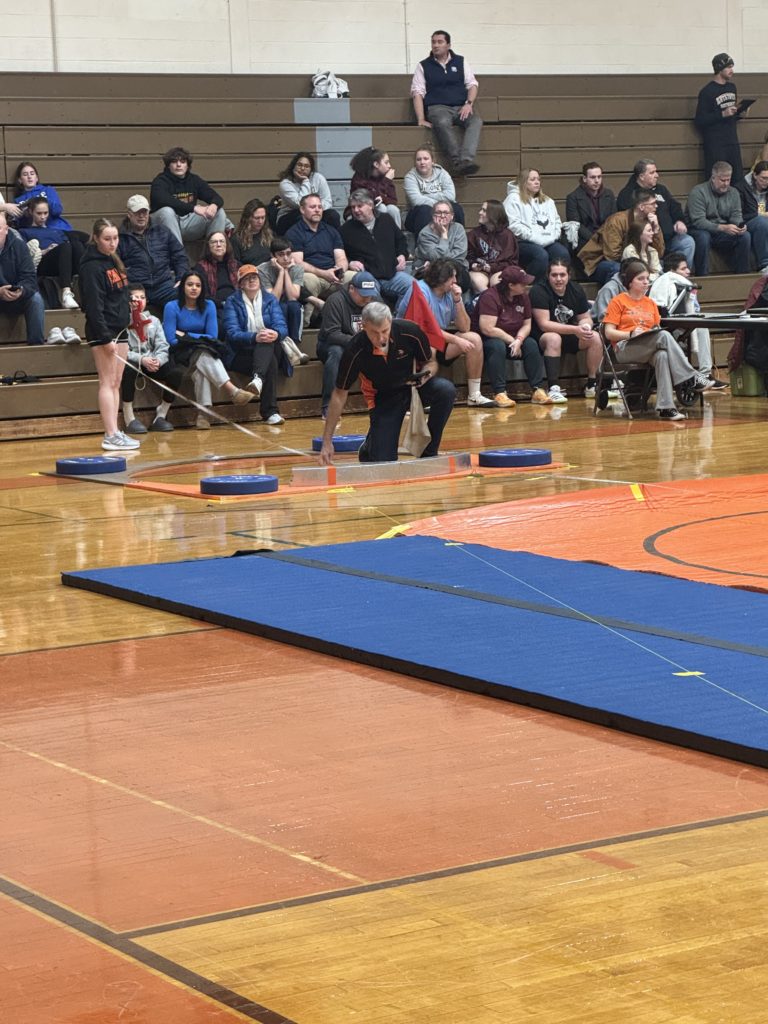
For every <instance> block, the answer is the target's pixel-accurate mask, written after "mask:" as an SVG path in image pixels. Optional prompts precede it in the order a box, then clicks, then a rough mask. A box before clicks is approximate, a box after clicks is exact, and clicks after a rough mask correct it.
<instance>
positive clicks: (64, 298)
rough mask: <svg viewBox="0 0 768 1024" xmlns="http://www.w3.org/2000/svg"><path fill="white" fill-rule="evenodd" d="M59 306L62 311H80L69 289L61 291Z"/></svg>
mask: <svg viewBox="0 0 768 1024" xmlns="http://www.w3.org/2000/svg"><path fill="white" fill-rule="evenodd" d="M61 304H62V306H63V307H64V309H80V307H79V306H78V304H77V299H76V298H75V296H74V295H73V294H72V289H71V288H62V289H61Z"/></svg>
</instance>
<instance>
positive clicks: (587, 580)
mask: <svg viewBox="0 0 768 1024" xmlns="http://www.w3.org/2000/svg"><path fill="white" fill-rule="evenodd" d="M62 579H63V582H64V583H66V584H68V585H70V586H79V587H85V588H86V589H91V590H96V591H99V592H102V593H106V594H110V595H112V596H118V597H122V598H125V599H127V600H132V601H137V602H139V603H144V604H149V605H152V606H153V607H161V608H166V609H167V610H169V611H174V612H181V613H183V614H187V615H192V616H194V617H197V618H202V619H205V620H206V621H211V622H216V623H219V624H222V625H228V626H231V627H234V628H238V629H243V630H246V631H248V632H253V633H258V634H259V635H264V636H269V637H273V638H275V639H278V640H285V641H287V642H290V643H295V644H299V645H302V646H306V647H310V648H312V649H315V650H321V651H324V652H327V653H332V654H337V655H340V656H342V657H347V658H351V659H353V660H357V661H363V662H365V663H368V664H375V665H380V666H382V667H385V668H393V669H395V670H397V671H401V672H407V673H408V674H410V675H415V676H418V677H420V678H426V679H430V680H433V681H436V682H440V683H445V684H448V685H454V686H459V687H461V688H464V689H470V690H473V691H475V692H479V693H488V694H492V695H493V696H497V697H503V698H505V699H508V700H514V701H517V702H519V703H524V704H528V705H531V706H535V707H540V708H544V709H545V710H551V711H557V712H560V713H563V714H568V715H571V716H574V717H578V718H582V719H586V720H588V721H593V722H598V723H600V724H603V725H609V726H613V727H617V728H621V729H625V730H628V731H632V732H636V733H640V734H642V735H646V736H651V737H653V738H657V739H663V740H667V741H669V742H676V743H680V744H683V745H686V746H691V747H695V748H697V749H701V750H705V751H708V752H710V753H716V754H722V755H724V756H730V757H736V758H738V759H740V760H746V761H749V762H751V763H756V764H762V765H768V712H767V711H766V708H767V707H768V615H766V612H767V611H768V603H766V602H768V597H766V595H764V594H755V593H749V592H746V591H740V590H735V589H732V588H727V587H718V586H712V585H708V584H701V583H692V582H689V581H685V580H676V579H671V578H669V577H663V576H654V575H650V574H645V573H634V572H627V571H625V570H621V569H614V568H611V567H608V566H600V565H591V564H584V563H577V562H565V561H561V560H558V559H553V558H545V557H543V556H540V555H531V554H527V553H524V552H509V551H499V550H496V549H494V548H488V547H483V546H481V545H464V544H453V543H451V542H447V541H444V540H441V539H438V538H432V537H398V538H395V539H393V540H389V541H368V542H362V543H354V544H341V545H333V546H325V547H319V548H311V549H303V550H302V551H301V552H293V551H291V552H281V553H275V552H269V553H261V554H258V555H253V556H250V557H242V558H214V559H200V560H196V561H190V562H176V563H164V564H159V565H143V566H126V567H118V568H113V569H101V570H94V571H90V572H76V573H65V574H63V576H62ZM681 673H701V674H695V675H688V674H681ZM318 685H321V681H318Z"/></svg>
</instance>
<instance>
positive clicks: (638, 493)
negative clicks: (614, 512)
mask: <svg viewBox="0 0 768 1024" xmlns="http://www.w3.org/2000/svg"><path fill="white" fill-rule="evenodd" d="M629 489H630V491H632V494H633V495H634V496H635V499H636V500H637V501H645V495H644V494H643V489H642V487H641V486H640V484H630V485H629Z"/></svg>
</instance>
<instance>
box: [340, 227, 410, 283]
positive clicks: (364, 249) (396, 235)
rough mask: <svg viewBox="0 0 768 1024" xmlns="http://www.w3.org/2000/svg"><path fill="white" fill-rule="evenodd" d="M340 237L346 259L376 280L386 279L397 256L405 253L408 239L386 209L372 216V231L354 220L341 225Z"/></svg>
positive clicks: (390, 275) (392, 270) (406, 254)
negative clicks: (357, 263) (362, 267)
mask: <svg viewBox="0 0 768 1024" xmlns="http://www.w3.org/2000/svg"><path fill="white" fill-rule="evenodd" d="M341 237H342V240H343V242H344V249H345V251H346V253H347V258H348V259H349V261H350V263H352V262H353V261H354V260H357V261H358V262H360V263H362V264H363V266H364V267H365V269H366V270H367V271H368V273H369V274H373V276H374V277H375V278H377V279H378V280H379V281H388V280H389V279H390V277H394V275H395V271H396V270H397V257H398V256H405V257H406V258H407V256H408V242H407V241H406V238H405V235H404V234H403V232H402V231H401V230H400V228H399V227H398V226H397V224H395V222H394V221H393V220H392V218H391V217H390V216H389V214H388V213H380V214H379V215H378V217H376V222H375V224H374V226H373V232H371V231H369V230H368V228H367V227H366V226H365V224H361V223H360V222H359V221H357V220H348V221H346V222H345V223H344V224H342V226H341Z"/></svg>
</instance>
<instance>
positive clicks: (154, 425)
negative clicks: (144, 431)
mask: <svg viewBox="0 0 768 1024" xmlns="http://www.w3.org/2000/svg"><path fill="white" fill-rule="evenodd" d="M149 429H150V430H161V431H163V432H164V433H167V432H168V431H169V430H173V424H172V423H169V422H168V420H167V419H166V418H165V416H155V418H154V419H153V420H152V422H151V423H150V425H149Z"/></svg>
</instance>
